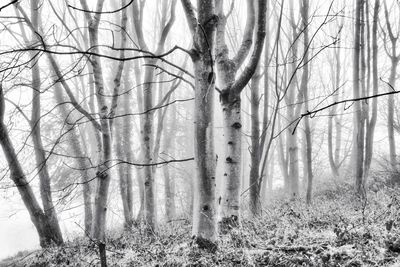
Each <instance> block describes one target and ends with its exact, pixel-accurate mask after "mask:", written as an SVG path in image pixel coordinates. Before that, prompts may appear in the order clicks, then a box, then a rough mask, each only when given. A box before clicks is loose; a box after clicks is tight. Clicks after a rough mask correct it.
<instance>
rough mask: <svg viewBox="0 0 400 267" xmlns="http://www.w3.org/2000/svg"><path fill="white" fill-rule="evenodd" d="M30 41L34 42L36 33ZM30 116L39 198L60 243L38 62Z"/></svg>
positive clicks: (34, 6) (35, 21)
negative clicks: (45, 139)
mask: <svg viewBox="0 0 400 267" xmlns="http://www.w3.org/2000/svg"><path fill="white" fill-rule="evenodd" d="M31 17H32V19H31V22H32V26H33V28H34V29H35V30H38V26H39V5H38V2H36V1H31ZM33 34H34V36H33V38H32V40H36V33H33ZM31 56H32V58H35V56H36V53H35V52H31ZM31 72H32V116H31V136H32V141H33V146H34V151H35V160H36V169H37V171H38V175H39V187H40V196H41V199H42V205H43V210H44V214H45V216H46V217H47V218H48V220H49V222H50V224H49V227H52V228H53V229H52V231H53V232H54V233H55V234H57V235H58V239H59V240H61V242H62V234H61V229H60V225H59V223H58V219H57V214H56V210H55V207H54V204H53V198H52V194H51V181H50V180H51V179H50V174H49V170H48V167H47V156H46V153H45V150H44V147H43V142H42V134H41V101H40V100H41V90H40V86H41V79H40V68H39V62H37V61H34V62H32V66H31Z"/></svg>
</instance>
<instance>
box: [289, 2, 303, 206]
mask: <svg viewBox="0 0 400 267" xmlns="http://www.w3.org/2000/svg"><path fill="white" fill-rule="evenodd" d="M289 3H290V24H291V29H292V33H291V34H292V36H291V42H292V45H291V58H292V59H296V58H297V50H298V48H297V47H298V42H297V41H296V40H297V36H298V32H297V24H296V22H295V19H294V13H293V12H294V11H293V10H294V7H293V0H291V1H290V2H289ZM296 72H297V63H296V61H295V60H293V62H292V63H291V64H290V71H289V73H290V77H291V78H290V79H289V84H288V86H287V89H286V90H288V92H287V101H286V103H287V105H288V107H287V115H286V116H287V120H288V123H289V124H290V125H289V127H288V129H287V131H286V146H287V161H288V168H289V171H288V176H289V188H288V189H289V198H290V199H291V200H294V199H296V198H297V197H298V196H299V147H298V138H297V131H295V127H296V125H295V124H294V123H293V121H295V120H296V119H297V115H298V114H300V111H301V106H302V104H301V103H302V93H301V91H300V92H299V93H298V96H297V98H296V97H295V95H296V91H297V90H296V86H297V75H296ZM295 101H297V103H298V104H297V105H295Z"/></svg>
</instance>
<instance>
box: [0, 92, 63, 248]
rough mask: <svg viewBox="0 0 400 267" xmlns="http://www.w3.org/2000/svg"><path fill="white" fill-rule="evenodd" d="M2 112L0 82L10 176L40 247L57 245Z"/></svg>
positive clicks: (0, 125)
mask: <svg viewBox="0 0 400 267" xmlns="http://www.w3.org/2000/svg"><path fill="white" fill-rule="evenodd" d="M4 112H5V104H4V95H3V88H2V85H1V84H0V145H1V147H2V149H3V152H4V155H5V158H6V160H7V163H8V167H9V169H10V178H11V180H12V181H13V182H14V184H15V185H16V187H17V189H18V192H19V194H20V195H21V198H22V201H23V202H24V204H25V207H26V209H27V210H28V212H29V215H30V218H31V221H32V223H33V225H34V226H35V228H36V231H37V233H38V235H39V240H40V245H41V246H42V247H47V246H49V245H51V244H52V243H53V242H54V243H55V244H57V245H61V244H62V243H63V240H62V236H61V235H60V233H59V232H58V229H56V228H55V227H54V225H53V222H52V221H51V220H50V219H49V218H48V216H46V215H45V213H44V211H43V210H42V209H41V207H40V205H39V202H38V201H37V199H36V197H35V195H34V194H33V190H32V188H31V186H30V184H29V182H28V180H27V179H26V177H25V174H24V172H23V170H22V166H21V164H20V162H19V160H18V158H17V154H16V153H15V149H14V147H13V144H12V142H11V140H10V137H9V134H8V131H7V127H6V125H5V124H4Z"/></svg>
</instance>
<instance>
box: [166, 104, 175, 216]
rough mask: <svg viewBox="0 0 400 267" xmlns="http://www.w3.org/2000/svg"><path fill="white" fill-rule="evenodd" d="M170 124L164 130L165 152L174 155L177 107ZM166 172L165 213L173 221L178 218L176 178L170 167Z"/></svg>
mask: <svg viewBox="0 0 400 267" xmlns="http://www.w3.org/2000/svg"><path fill="white" fill-rule="evenodd" d="M170 118H171V121H170V124H169V129H168V128H167V129H165V130H164V138H163V139H164V140H163V151H164V152H165V153H167V154H169V155H170V154H172V151H171V143H172V142H173V136H175V133H176V130H175V129H176V105H172V107H171V110H170ZM163 171H164V189H165V213H166V218H167V221H170V220H173V219H174V218H175V216H176V204H175V178H174V174H175V173H174V172H172V175H171V171H170V168H169V166H168V165H165V166H164V167H163Z"/></svg>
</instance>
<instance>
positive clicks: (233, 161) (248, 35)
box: [216, 0, 266, 231]
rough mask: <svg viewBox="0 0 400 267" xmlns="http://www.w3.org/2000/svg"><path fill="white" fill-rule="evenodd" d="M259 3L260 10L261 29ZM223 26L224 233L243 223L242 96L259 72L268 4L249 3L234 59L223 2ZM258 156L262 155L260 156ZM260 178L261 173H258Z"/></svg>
mask: <svg viewBox="0 0 400 267" xmlns="http://www.w3.org/2000/svg"><path fill="white" fill-rule="evenodd" d="M255 3H256V4H257V8H258V11H259V12H258V16H257V27H254V26H255V22H256V12H255V6H254V5H255ZM217 13H218V18H219V23H218V27H217V39H216V50H217V51H216V63H217V64H216V65H217V70H218V76H219V80H220V88H222V90H221V94H220V101H221V106H222V112H223V124H224V141H225V155H224V174H223V190H222V196H221V200H220V202H219V204H220V207H221V217H222V218H221V223H220V226H221V230H222V231H225V230H229V229H230V228H232V227H235V226H237V225H238V224H239V223H240V188H241V186H240V185H241V181H240V174H241V164H242V158H241V156H242V155H241V153H242V151H241V146H242V142H241V128H242V120H241V114H240V112H241V98H240V93H241V91H242V90H243V88H244V87H245V86H246V85H247V83H248V82H249V81H250V79H251V77H252V76H253V74H254V72H255V71H256V68H257V65H258V62H259V59H260V56H261V52H262V49H263V47H264V38H265V17H266V15H265V13H266V2H265V1H257V2H254V1H250V0H248V1H247V22H246V27H245V32H244V36H243V40H242V43H241V46H240V48H239V50H238V52H237V54H236V55H235V57H233V59H230V58H229V50H228V46H227V44H226V42H225V31H226V17H225V15H224V12H223V1H217ZM253 31H255V32H256V34H255V36H256V41H255V45H254V49H253V53H252V55H251V57H250V61H249V63H248V65H247V66H246V68H245V69H244V70H243V72H242V73H241V74H240V75H239V77H237V78H236V77H235V76H236V73H237V71H238V70H239V68H240V66H241V65H242V63H243V61H244V59H245V58H246V57H247V55H248V54H249V53H250V48H251V44H252V42H253V37H252V36H253ZM257 157H258V155H257ZM257 176H258V174H257Z"/></svg>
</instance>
